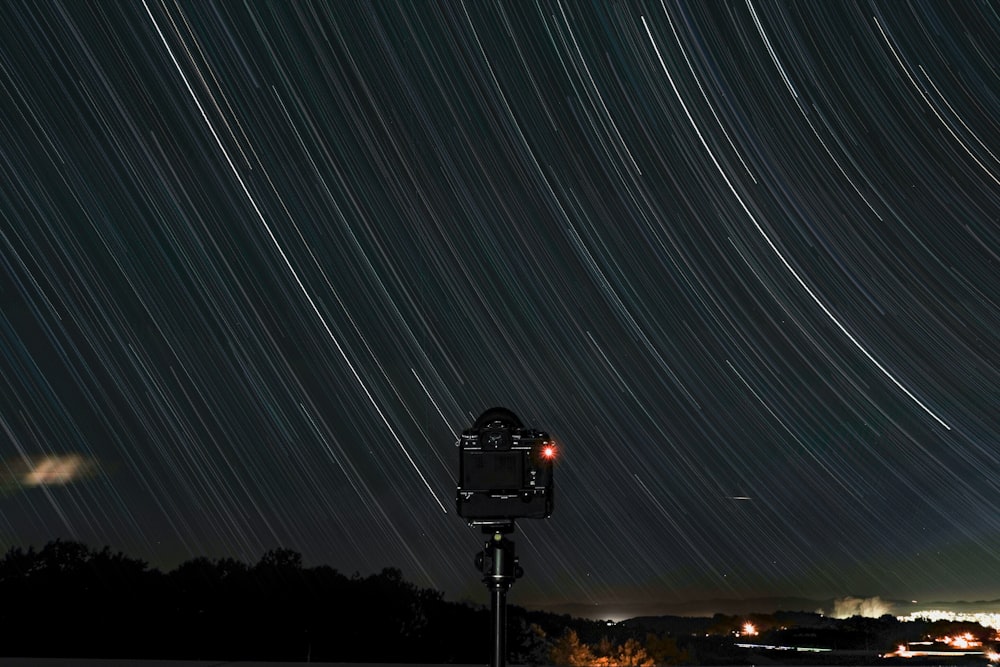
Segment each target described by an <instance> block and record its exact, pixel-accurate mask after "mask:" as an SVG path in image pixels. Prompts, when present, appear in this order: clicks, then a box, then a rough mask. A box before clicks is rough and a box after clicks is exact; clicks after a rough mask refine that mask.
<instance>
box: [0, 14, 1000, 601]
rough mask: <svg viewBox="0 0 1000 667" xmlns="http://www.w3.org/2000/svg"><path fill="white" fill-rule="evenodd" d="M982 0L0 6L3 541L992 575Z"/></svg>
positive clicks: (996, 482)
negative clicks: (476, 484) (535, 457)
mask: <svg viewBox="0 0 1000 667" xmlns="http://www.w3.org/2000/svg"><path fill="white" fill-rule="evenodd" d="M998 44H1000V14H998V11H997V7H996V6H994V5H992V4H991V3H987V2H973V1H972V0H969V1H964V2H954V3H951V2H949V3H934V2H912V3H904V2H862V1H859V2H836V3H799V2H777V1H768V2H764V1H761V0H745V1H735V0H734V1H726V2H706V3H701V2H669V1H667V0H663V1H662V2H648V3H646V2H643V3H639V2H594V3H583V2H558V1H556V2H548V1H542V0H538V1H534V2H458V1H456V2H441V3H423V2H421V3H394V2H393V3H389V2H373V3H366V2H350V3H348V2H330V3H318V2H317V3H310V2H287V3H285V2H280V3H263V2H245V3H231V2H229V3H227V2H215V1H199V2H178V1H175V0H142V1H141V2H139V3H125V4H108V3H101V2H59V1H56V2H52V3H35V2H30V1H26V2H21V3H6V4H4V5H3V6H2V7H0V110H2V116H0V303H2V312H0V427H2V428H0V548H3V549H4V550H6V549H7V548H9V547H12V546H26V545H36V546H38V545H41V544H44V543H45V542H47V541H49V540H51V539H55V538H57V537H61V538H65V539H77V540H80V541H83V542H85V543H88V544H91V545H94V546H102V545H105V544H108V545H110V546H112V548H114V549H118V550H122V551H125V552H126V553H129V554H131V555H134V556H137V557H141V558H143V559H146V560H148V561H149V562H150V564H151V565H152V566H154V567H161V568H171V567H173V566H175V565H177V564H178V563H179V562H181V561H183V560H186V559H188V558H191V557H194V556H202V555H204V556H209V557H224V556H225V557H228V556H231V557H236V558H240V559H243V560H245V561H248V562H255V561H256V560H257V559H258V558H259V557H260V556H261V554H262V553H263V552H264V551H266V550H267V549H269V548H274V547H279V546H280V547H287V548H291V549H295V550H297V551H299V552H301V553H302V554H303V557H304V560H305V562H306V563H307V564H309V565H319V564H328V565H331V566H333V567H335V568H337V569H339V570H341V571H344V572H347V573H351V572H361V573H369V572H372V571H375V570H377V569H378V568H381V567H385V566H395V567H399V568H400V569H402V571H403V573H404V576H406V577H407V578H408V579H410V580H412V581H414V582H415V583H417V584H418V585H421V586H427V587H433V588H436V589H438V590H442V591H444V592H445V593H446V595H447V596H448V597H449V598H452V599H459V600H461V599H470V600H480V601H481V600H482V599H484V597H485V592H484V591H482V590H481V588H482V584H481V583H480V582H479V578H478V575H477V573H476V572H475V570H474V568H473V565H472V554H473V553H474V552H475V551H476V549H477V548H478V547H479V545H480V542H481V537H480V535H479V533H478V532H476V531H475V530H473V529H470V528H469V527H467V526H466V525H465V524H464V523H463V521H462V520H461V519H460V518H459V517H458V516H457V515H456V513H455V510H454V493H455V480H456V474H457V456H458V451H457V448H456V440H457V437H458V434H459V433H460V432H461V431H462V430H463V429H465V428H467V427H469V426H470V425H471V424H472V422H473V421H474V419H475V417H476V416H477V415H478V414H479V413H480V412H482V411H483V410H485V409H486V408H489V407H491V406H495V405H502V406H506V407H508V408H510V409H512V410H513V411H514V412H516V413H517V414H518V415H519V416H520V417H521V419H522V421H524V423H525V425H527V426H532V427H535V428H539V429H542V430H545V431H547V432H549V433H551V434H552V436H553V438H554V440H555V441H556V443H557V446H558V448H559V461H558V464H557V470H556V505H555V513H554V515H553V517H552V518H551V519H549V520H546V521H527V520H525V521H521V522H520V523H519V524H518V534H517V536H516V541H517V542H518V552H519V554H520V556H521V562H522V564H523V565H524V567H525V570H526V572H527V575H526V577H525V578H524V579H523V580H521V581H520V582H519V583H518V584H517V586H516V588H515V589H514V590H513V591H512V595H511V601H512V602H514V603H516V604H522V605H528V606H531V605H536V606H543V607H553V608H555V607H558V606H560V605H569V604H582V605H589V606H592V607H593V608H594V609H595V610H598V611H597V612H595V613H599V611H600V610H603V609H612V608H614V609H630V608H631V609H636V610H639V609H646V608H650V605H655V604H657V603H672V602H678V601H684V600H694V599H707V598H754V597H763V596H799V597H812V598H831V597H838V596H847V595H851V596H880V597H881V598H883V599H887V600H904V599H905V600H907V601H909V600H911V599H928V600H931V599H934V600H958V599H978V600H986V599H995V598H1000V584H998V583H997V582H1000V410H998V406H1000V299H998V296H997V295H998V294H1000V255H998V253H1000V121H998V119H1000V74H998V65H1000V47H998Z"/></svg>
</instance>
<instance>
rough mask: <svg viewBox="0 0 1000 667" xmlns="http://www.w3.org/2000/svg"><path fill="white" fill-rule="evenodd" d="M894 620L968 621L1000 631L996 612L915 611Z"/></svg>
mask: <svg viewBox="0 0 1000 667" xmlns="http://www.w3.org/2000/svg"><path fill="white" fill-rule="evenodd" d="M896 620H898V621H901V622H903V623H906V622H910V621H930V622H932V623H933V622H934V621H968V622H972V623H978V624H979V625H982V626H984V627H987V628H993V629H994V630H1000V613H996V612H960V611H945V610H944V609H927V610H925V611H915V612H913V613H911V614H909V615H907V616H897V617H896Z"/></svg>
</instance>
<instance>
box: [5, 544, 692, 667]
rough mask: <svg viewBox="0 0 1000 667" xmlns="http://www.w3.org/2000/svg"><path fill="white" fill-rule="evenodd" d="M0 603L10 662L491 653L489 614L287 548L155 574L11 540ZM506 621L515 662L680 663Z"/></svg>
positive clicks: (597, 634) (545, 618) (550, 623)
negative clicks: (311, 560) (247, 559)
mask: <svg viewBox="0 0 1000 667" xmlns="http://www.w3.org/2000/svg"><path fill="white" fill-rule="evenodd" d="M0 600H2V602H3V604H2V605H0V655H4V656H12V657H13V656H20V657H26V656H32V657H75V658H132V659H174V660H178V659H181V660H182V659H201V660H220V661H223V660H273V661H307V660H312V661H317V662H387V663H391V662H400V663H402V662H411V663H481V662H483V661H484V660H485V659H486V658H487V656H488V655H489V645H490V644H489V642H490V635H489V633H490V612H489V609H488V608H485V607H481V606H475V605H470V604H465V603H458V602H450V601H447V600H445V599H444V597H443V595H442V593H441V592H439V591H435V590H430V589H425V588H420V587H417V586H415V585H414V584H412V583H410V582H407V581H406V580H404V578H403V576H402V573H401V572H400V571H399V570H398V569H395V568H386V569H383V570H382V571H381V572H379V573H378V574H373V575H369V576H360V575H357V574H355V575H353V576H347V575H344V574H342V573H340V572H338V571H337V570H335V569H333V568H331V567H328V566H317V567H304V566H303V563H302V556H301V555H300V554H299V553H297V552H295V551H292V550H290V549H273V550H271V551H268V552H267V553H265V554H264V555H263V556H262V557H261V559H260V560H259V561H258V562H257V563H255V564H252V565H249V564H246V563H243V562H241V561H238V560H234V559H231V558H221V559H214V560H213V559H209V558H194V559H192V560H188V561H186V562H184V563H182V564H180V565H179V566H177V567H176V568H175V569H173V570H171V571H168V572H161V571H160V570H158V569H154V568H150V567H149V565H148V564H147V563H146V562H144V561H142V560H139V559H135V558H131V557H129V556H126V555H124V554H122V553H120V552H118V553H115V552H112V551H111V550H110V549H109V548H108V547H105V548H103V549H101V550H94V549H91V548H89V547H87V546H86V545H84V544H81V543H79V542H73V541H63V540H55V541H52V542H49V543H48V544H46V545H45V546H44V547H42V548H40V549H37V550H36V549H34V548H28V549H23V548H20V547H14V548H11V549H10V550H8V551H7V553H6V554H5V555H4V556H3V558H2V560H0ZM508 623H509V626H508V649H509V660H510V662H512V663H521V664H529V665H530V664H535V665H539V664H542V665H544V664H559V665H580V664H594V665H601V666H602V667H617V666H618V665H621V666H622V667H633V666H635V667H638V666H641V667H652V665H654V664H671V663H676V662H679V661H680V659H682V658H683V657H684V656H683V655H682V654H681V653H679V652H677V651H676V646H675V645H673V646H671V644H670V641H671V640H669V638H667V639H664V640H663V641H660V639H661V638H659V637H656V636H655V635H651V636H650V637H648V638H647V639H649V640H651V641H652V640H655V641H652V643H650V642H649V641H647V642H645V643H643V644H640V643H639V642H638V640H637V639H636V638H633V637H622V638H615V641H612V640H610V639H608V638H607V636H606V635H607V632H606V631H607V629H608V628H607V626H606V625H605V624H603V623H600V622H596V621H589V620H585V619H578V618H573V617H570V616H566V615H557V614H550V613H546V612H538V611H529V610H525V609H522V608H520V607H517V606H510V607H509V610H508ZM581 637H583V638H585V639H586V640H587V641H588V642H590V643H584V642H582V641H581V639H580V638H581ZM656 641H660V643H659V644H657V643H656ZM664 641H665V642H666V643H664ZM581 660H583V661H585V662H581Z"/></svg>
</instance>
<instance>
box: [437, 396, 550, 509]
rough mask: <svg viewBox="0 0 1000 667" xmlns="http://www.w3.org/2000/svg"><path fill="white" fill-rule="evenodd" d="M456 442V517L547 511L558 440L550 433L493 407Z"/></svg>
mask: <svg viewBox="0 0 1000 667" xmlns="http://www.w3.org/2000/svg"><path fill="white" fill-rule="evenodd" d="M458 448H459V451H458V461H459V462H458V489H457V494H456V496H457V497H456V505H457V508H458V515H459V516H460V517H462V518H464V519H468V520H469V523H471V524H485V523H496V522H506V521H513V520H514V519H522V518H523V519H547V518H548V517H549V516H551V514H552V493H553V485H552V462H553V461H554V460H555V457H556V446H555V443H553V442H552V440H551V439H550V438H549V434H548V433H545V432H544V431H539V430H536V429H531V428H524V426H523V425H522V424H521V420H520V419H518V418H517V415H515V414H514V413H513V412H511V411H510V410H508V409H506V408H491V409H489V410H487V411H486V412H484V413H483V414H481V415H479V418H478V419H476V422H475V424H473V425H472V428H470V429H466V430H465V431H463V432H462V436H461V438H460V439H459V441H458Z"/></svg>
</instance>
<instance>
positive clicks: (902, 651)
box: [885, 632, 1000, 662]
mask: <svg viewBox="0 0 1000 667" xmlns="http://www.w3.org/2000/svg"><path fill="white" fill-rule="evenodd" d="M935 645H937V646H939V647H941V648H938V649H934V648H933V647H934V646H935ZM942 645H943V646H942ZM945 647H947V648H945ZM958 655H982V656H985V657H986V658H987V659H988V660H989V661H990V662H1000V653H998V652H997V651H995V650H984V649H983V642H982V640H980V639H977V638H976V637H975V636H974V635H973V634H972V633H971V632H966V633H965V634H961V635H956V636H954V637H952V636H946V637H938V638H937V639H935V640H933V641H923V642H910V643H909V644H900V645H899V646H898V647H897V648H896V650H895V651H894V652H893V653H888V654H886V656H885V657H887V658H916V657H928V656H939V657H940V656H958Z"/></svg>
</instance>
